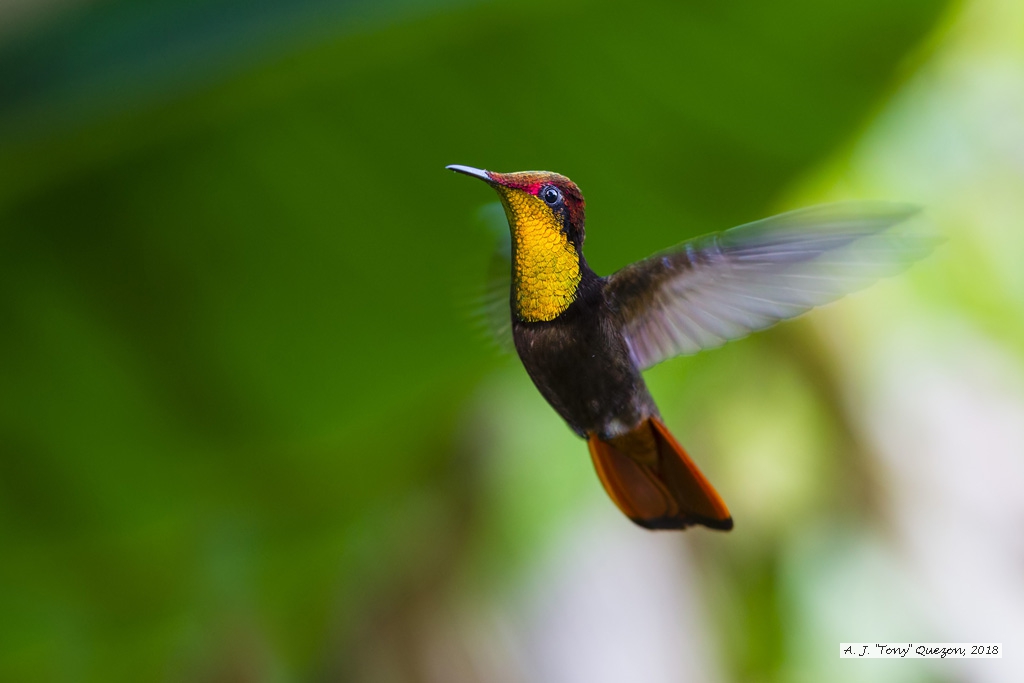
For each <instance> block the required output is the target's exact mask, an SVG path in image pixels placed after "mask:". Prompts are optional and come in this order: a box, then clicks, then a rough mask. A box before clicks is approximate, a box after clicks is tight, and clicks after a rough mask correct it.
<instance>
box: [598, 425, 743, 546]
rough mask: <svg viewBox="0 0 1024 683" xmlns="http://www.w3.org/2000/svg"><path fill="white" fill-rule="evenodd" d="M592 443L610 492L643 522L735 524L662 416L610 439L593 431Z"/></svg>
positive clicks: (667, 526) (676, 526)
mask: <svg viewBox="0 0 1024 683" xmlns="http://www.w3.org/2000/svg"><path fill="white" fill-rule="evenodd" d="M587 445H588V446H589V447H590V456H591V458H592V459H593V461H594V467H595V469H596V470H597V476H598V477H599V478H600V479H601V483H602V484H603V485H604V489H605V491H607V492H608V495H609V496H610V497H611V499H612V500H613V501H615V504H616V505H617V506H618V507H619V509H620V510H622V512H623V513H624V514H625V515H626V516H627V517H629V518H630V519H631V520H633V521H634V522H636V523H637V524H639V525H640V526H642V527H646V528H648V529H685V528H686V527H688V526H692V525H694V524H702V525H704V526H707V527H711V528H712V529H722V530H726V531H727V530H729V529H731V528H732V517H731V516H730V515H729V509H728V508H727V507H726V506H725V503H724V502H723V501H722V498H721V496H719V495H718V492H717V491H715V489H714V487H713V486H711V484H710V483H709V482H708V480H707V479H705V478H704V475H703V474H701V472H700V470H699V469H697V466H696V465H695V464H694V463H693V461H692V460H690V456H688V455H687V454H686V451H684V450H683V448H682V446H680V445H679V444H678V443H677V442H676V440H675V439H674V438H673V437H672V434H670V433H669V431H668V429H666V428H665V425H664V424H662V423H661V420H659V419H658V418H656V417H652V418H650V419H648V420H646V421H644V422H642V423H641V424H640V426H639V427H637V428H636V429H634V430H633V431H631V432H628V433H626V434H623V435H621V436H617V437H613V438H611V439H607V440H602V439H599V438H598V437H597V435H595V434H591V436H590V438H589V439H588V441H587Z"/></svg>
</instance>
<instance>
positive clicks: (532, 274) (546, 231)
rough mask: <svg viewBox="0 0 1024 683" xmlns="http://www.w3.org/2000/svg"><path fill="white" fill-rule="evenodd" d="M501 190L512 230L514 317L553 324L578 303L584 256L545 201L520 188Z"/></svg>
mask: <svg viewBox="0 0 1024 683" xmlns="http://www.w3.org/2000/svg"><path fill="white" fill-rule="evenodd" d="M497 189H498V194H499V195H500V196H501V203H502V205H504V207H505V215H506V216H507V217H508V224H509V226H510V228H511V230H512V291H513V299H514V301H515V308H516V310H515V313H516V315H517V316H518V317H519V319H520V320H524V321H526V322H542V321H547V320H554V319H555V318H556V317H558V315H559V314H561V313H562V311H564V310H565V309H567V308H569V305H570V304H571V303H572V302H573V301H575V299H576V290H577V288H578V287H579V284H580V259H579V254H577V253H576V248H575V247H574V246H573V244H572V243H571V242H570V241H569V240H568V239H567V238H566V236H565V233H564V232H562V226H561V222H560V220H559V218H558V216H557V215H556V214H555V213H554V212H553V211H552V210H551V209H550V208H549V207H548V206H547V204H545V203H544V201H543V200H541V199H539V198H538V197H535V196H533V195H531V194H529V193H527V192H523V191H521V190H516V189H511V188H503V187H499V188H497Z"/></svg>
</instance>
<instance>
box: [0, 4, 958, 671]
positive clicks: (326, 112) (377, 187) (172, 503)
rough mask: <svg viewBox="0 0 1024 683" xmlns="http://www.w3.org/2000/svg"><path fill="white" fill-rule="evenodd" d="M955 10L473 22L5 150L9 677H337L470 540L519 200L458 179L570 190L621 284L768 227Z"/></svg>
mask: <svg viewBox="0 0 1024 683" xmlns="http://www.w3.org/2000/svg"><path fill="white" fill-rule="evenodd" d="M943 6H944V3H941V2H938V1H937V0H911V1H909V2H903V3H895V4H894V3H888V2H882V1H881V0H867V1H862V2H846V3H840V4H836V3H817V2H811V1H810V0H786V1H784V2H777V3H771V4H770V5H769V4H766V3H760V2H755V1H753V0H746V1H744V2H736V3H725V4H723V3H718V4H715V3H711V4H708V3H704V4H693V3H688V4H680V3H667V2H665V3H660V2H651V3H644V4H641V5H636V4H633V5H629V6H626V5H621V4H616V3H609V2H586V1H582V0H581V1H578V2H569V3H560V4H551V3H541V2H523V3H517V4H516V5H514V6H509V5H501V4H483V5H479V6H469V7H458V8H447V9H445V11H443V12H442V11H437V12H434V13H431V14H426V15H425V14H418V15H415V16H413V17H412V18H408V19H406V20H404V21H402V20H401V19H402V17H401V16H397V17H396V18H395V21H394V22H393V23H391V24H386V23H383V22H382V23H381V24H380V25H378V26H377V27H374V28H371V29H367V30H364V31H362V32H351V33H344V32H339V35H338V37H336V38H330V39H318V40H316V41H311V42H310V44H308V45H304V46H302V47H301V48H297V49H295V50H293V51H292V52H290V53H288V54H286V55H285V56H276V57H271V56H267V57H265V58H260V55H259V54H256V55H252V54H250V55H249V56H248V57H247V58H246V59H247V61H246V62H245V63H246V64H247V65H249V66H248V68H244V69H242V68H240V69H238V70H237V71H235V72H232V73H233V75H224V76H223V77H221V78H220V79H216V80H214V81H213V82H209V83H207V84H205V85H204V86H203V87H201V88H198V89H193V90H174V89H170V88H169V86H168V88H169V89H168V91H167V93H166V94H165V97H163V98H162V99H161V98H155V99H149V100H144V99H140V100H137V101H136V104H135V106H134V107H133V108H129V109H121V110H119V111H115V110H113V109H112V110H110V111H112V112H114V113H110V114H108V115H106V116H104V117H99V118H96V117H95V116H93V115H91V114H89V112H88V111H86V109H87V108H83V109H82V110H81V111H77V110H75V109H74V105H73V104H72V105H69V106H70V107H72V108H71V109H70V110H69V111H65V112H62V119H63V120H64V121H68V120H71V121H72V122H74V121H80V123H77V124H76V125H61V126H55V127H53V128H47V127H46V126H42V127H41V128H39V129H38V130H37V131H36V132H35V134H34V135H33V136H32V137H31V138H30V139H20V138H17V137H16V136H15V134H14V132H12V131H13V129H10V130H7V131H6V132H5V131H3V130H0V139H2V140H3V144H2V147H0V319H2V320H3V321H4V322H3V330H4V332H3V334H2V335H0V354H2V358H3V361H2V364H0V386H2V388H3V390H2V392H0V405H2V406H3V411H2V413H0V434H2V436H0V439H2V442H0V443H2V448H3V450H4V451H5V453H4V455H3V458H2V459H0V530H2V532H3V534H4V537H5V540H4V547H5V555H6V556H7V557H8V558H14V559H11V560H10V561H7V562H4V563H3V564H2V566H0V578H2V581H0V601H2V604H3V605H5V606H6V607H5V609H4V611H5V618H4V620H3V621H2V622H0V643H2V644H0V678H4V679H13V680H64V679H69V680H104V681H110V680H140V679H142V680H149V679H154V678H158V677H161V676H163V675H164V672H166V671H168V670H171V671H172V673H174V672H176V673H175V674H174V675H180V676H182V677H185V678H189V677H190V674H189V672H190V671H192V670H193V669H192V668H191V667H199V668H202V667H203V666H204V662H205V663H209V661H212V660H215V659H216V656H217V652H219V651H220V650H221V649H225V648H226V649H230V646H231V643H233V642H235V640H236V639H237V638H239V637H241V638H242V640H243V641H244V642H251V643H255V644H252V645H250V646H247V647H248V648H249V649H247V650H245V651H246V652H249V653H250V654H249V655H246V656H251V657H252V658H253V659H255V660H257V661H267V662H271V663H272V664H268V665H267V666H269V667H271V668H273V667H281V668H283V670H285V671H287V672H290V675H300V674H301V675H306V674H308V673H310V672H313V671H318V670H321V669H324V668H329V667H328V666H327V664H326V663H325V660H326V659H329V657H330V655H329V654H325V650H329V649H330V644H331V643H332V642H333V641H332V640H331V639H332V637H334V636H332V633H333V632H334V631H335V630H339V629H340V631H341V632H345V629H349V628H352V622H354V621H355V620H357V619H358V616H359V614H360V612H359V610H360V607H359V605H360V604H362V603H361V602H360V600H359V599H357V597H356V596H358V595H359V594H361V593H363V592H365V591H370V592H372V588H371V586H372V585H373V582H374V581H379V582H382V584H386V583H387V582H389V581H393V580H398V579H396V578H395V577H397V576H405V575H408V574H409V573H414V572H415V568H416V565H417V562H418V561H419V560H420V559H421V558H423V557H425V556H427V555H429V553H430V548H431V547H434V546H437V547H441V546H442V545H443V544H444V543H447V542H449V540H450V539H447V540H446V538H445V534H446V533H466V532H465V530H461V531H458V530H455V531H451V530H449V531H444V530H438V527H436V526H431V525H430V524H429V523H428V522H427V521H424V520H429V519H432V517H431V515H433V514H435V513H430V514H426V513H424V509H425V508H424V507H423V506H422V505H420V504H419V503H417V502H416V501H421V500H423V498H422V496H427V498H426V500H428V501H433V500H434V498H431V497H430V495H429V494H428V493H425V492H427V491H431V490H438V491H442V492H444V491H447V492H449V493H451V489H447V488H444V485H442V484H443V482H450V481H453V480H456V479H458V477H459V476H461V475H460V474H459V470H458V468H457V467H453V466H452V465H451V463H452V462H453V461H452V460H451V458H452V453H453V452H454V451H455V450H456V449H457V448H456V443H457V437H456V436H453V435H458V434H460V433H465V431H466V429H465V427H464V426H460V420H462V419H464V418H463V415H464V414H465V413H464V410H465V409H464V404H465V401H466V400H467V397H468V396H469V395H470V392H471V390H472V388H473V387H474V386H475V385H476V383H477V382H478V380H479V379H480V377H481V376H482V375H483V374H484V373H485V372H486V371H487V370H488V369H489V368H491V367H493V366H494V363H495V361H494V359H493V358H492V356H491V355H490V352H489V351H488V349H487V347H486V345H485V344H483V343H481V341H480V339H479V337H478V336H477V335H476V334H474V333H473V332H472V331H471V325H470V320H469V315H468V313H467V311H468V308H469V307H470V301H471V299H472V296H473V294H474V292H475V291H476V288H477V286H478V284H479V282H480V280H481V279H482V278H483V275H484V271H485V269H486V267H487V262H488V258H487V254H488V250H489V249H490V247H491V238H490V236H488V235H487V234H486V233H484V232H483V231H479V230H476V229H475V228H474V227H473V226H474V221H473V214H474V211H475V209H476V207H478V206H479V205H481V204H483V203H485V202H489V201H493V198H492V197H490V196H488V194H487V190H486V188H484V187H482V186H479V185H476V184H473V183H470V182H468V181H466V180H465V179H463V178H458V177H455V176H453V175H452V174H450V173H448V172H446V171H444V170H443V167H444V165H445V164H448V163H465V164H473V165H477V166H483V167H487V168H491V169H495V170H503V171H509V170H521V169H527V168H545V169H549V170H557V171H560V172H563V173H566V174H567V175H569V176H571V177H572V178H573V179H574V180H576V181H577V182H578V183H579V184H580V186H581V187H582V188H583V190H584V192H585V193H586V194H587V197H588V198H589V199H590V209H589V214H588V216H589V219H590V222H589V225H588V235H589V237H590V243H589V245H588V256H589V260H590V262H591V264H592V265H594V266H595V268H597V269H598V271H599V272H608V271H610V270H613V269H615V268H618V267H620V266H621V265H623V264H625V263H626V262H628V261H630V260H633V259H636V258H640V257H642V256H645V255H647V254H649V253H650V252H652V251H654V250H656V249H660V248H663V247H665V246H667V245H669V244H672V243H675V242H678V241H680V240H682V239H684V238H686V237H688V236H690V235H693V234H696V233H699V232H704V231H707V230H711V229H718V228H723V227H728V226H729V225H732V224H736V223H739V222H742V221H744V220H749V219H753V218H757V217H759V216H761V215H763V214H764V213H766V212H767V210H768V208H769V206H770V205H771V203H772V202H773V200H774V198H775V197H777V196H778V194H779V193H780V192H781V191H782V190H783V189H784V188H785V187H786V186H787V185H788V184H789V183H791V182H793V180H794V179H795V178H797V177H798V176H799V175H800V174H801V173H803V172H805V171H806V170H807V169H808V168H809V167H810V166H811V165H813V164H815V163H817V162H819V161H820V160H821V159H823V158H824V157H825V156H826V155H827V154H828V153H829V152H830V151H831V150H833V149H834V148H835V147H836V146H837V145H840V144H842V143H843V142H844V141H845V140H846V139H847V137H848V136H849V135H850V134H851V131H853V130H854V129H855V128H856V127H857V126H859V125H861V123H862V121H863V120H864V118H865V117H866V116H867V115H869V114H870V112H871V111H872V109H873V108H874V107H875V106H876V105H877V102H878V101H879V99H880V98H882V97H884V96H885V94H886V93H887V91H888V89H889V88H890V87H891V86H892V84H893V81H894V79H896V78H897V77H898V76H899V74H900V69H901V64H902V63H903V60H904V59H905V58H906V56H907V55H908V53H910V51H911V50H912V49H913V48H914V46H915V45H917V43H918V42H919V41H920V40H921V39H922V37H923V36H924V35H925V34H926V32H927V31H928V30H929V28H930V27H931V26H932V24H933V23H934V22H935V20H936V18H937V16H938V15H939V13H940V11H941V10H942V8H943ZM200 64H201V60H200ZM189 68H201V67H200V66H197V65H196V64H192V65H190V67H189ZM3 73H6V74H15V75H17V73H18V64H11V63H6V64H4V70H3ZM119 96H120V95H119ZM89 111H95V110H89ZM76 117H77V118H76ZM44 123H45V122H44ZM514 418H515V416H509V419H514ZM580 457H584V456H583V455H582V454H581V455H580ZM465 476H469V477H470V478H469V479H467V483H465V484H464V486H469V487H471V486H472V478H471V476H470V475H465ZM595 485H596V481H595ZM459 495H463V494H459ZM466 495H468V494H466ZM456 498H457V496H456V495H455V494H451V495H448V494H445V495H441V496H439V497H438V498H437V500H436V501H435V502H434V503H424V504H423V505H426V509H429V510H434V509H435V507H436V506H440V509H441V512H436V514H437V515H439V516H440V517H439V518H442V519H447V518H448V517H446V515H447V516H449V517H450V516H457V515H460V514H472V513H473V510H474V508H472V507H470V508H468V509H464V508H461V507H457V505H458V504H460V503H458V502H457V501H456V500H455V499H456ZM467 500H468V499H467ZM420 523H422V524H423V525H424V526H417V525H418V524H420ZM440 526H442V527H443V526H444V525H440ZM417 529H421V531H419V532H418V531H417ZM417 533H420V534H421V538H420V539H419V540H420V542H419V543H417V542H414V541H415V540H416V536H415V534H417ZM445 547H446V546H445ZM491 547H493V546H491ZM498 551H500V549H495V552H498ZM453 557H454V555H453ZM40 568H42V569H40ZM339 600H340V601H341V604H339ZM339 612H340V613H341V614H342V615H343V616H342V621H345V620H348V621H346V622H345V624H342V625H339V624H337V623H336V620H337V619H338V617H337V615H338V613H339ZM233 620H242V621H244V622H246V623H253V624H255V625H256V626H255V628H256V630H257V631H258V632H257V633H256V634H255V635H252V636H251V637H250V636H245V635H244V634H243V636H238V634H237V633H236V631H237V628H236V627H235V626H233V625H232V624H233V623H234V621H233ZM253 649H255V650H257V651H258V652H256V653H255V654H254V653H252V652H250V650H253ZM750 657H751V658H752V661H753V660H759V658H761V655H758V654H757V653H751V655H750ZM275 662H276V663H275ZM211 666H212V665H211Z"/></svg>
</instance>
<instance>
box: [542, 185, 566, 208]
mask: <svg viewBox="0 0 1024 683" xmlns="http://www.w3.org/2000/svg"><path fill="white" fill-rule="evenodd" d="M540 197H541V199H543V200H544V201H545V202H547V203H548V204H550V205H551V206H554V205H555V204H557V203H558V202H560V201H562V193H561V192H559V191H558V188H557V187H551V186H548V187H545V188H544V189H543V190H541V191H540Z"/></svg>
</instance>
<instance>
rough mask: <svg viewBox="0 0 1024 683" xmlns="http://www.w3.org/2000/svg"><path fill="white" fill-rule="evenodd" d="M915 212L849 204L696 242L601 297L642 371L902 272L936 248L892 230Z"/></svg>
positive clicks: (624, 274) (927, 236) (617, 280)
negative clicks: (614, 314) (619, 322)
mask: <svg viewBox="0 0 1024 683" xmlns="http://www.w3.org/2000/svg"><path fill="white" fill-rule="evenodd" d="M917 211H918V209H917V207H913V206H909V205H906V204H890V203H883V202H878V203H875V202H849V203H841V204H827V205H823V206H816V207H811V208H808V209H801V210H799V211H792V212H789V213H784V214H781V215H779V216H774V217H772V218H766V219H764V220H760V221H757V222H754V223H748V224H746V225H741V226H739V227H736V228H732V229H731V230H726V231H725V232H720V233H714V234H711V235H705V236H703V237H698V238H696V239H694V240H690V241H689V242H685V243H683V244H681V245H679V246H678V247H674V248H672V249H670V250H668V251H666V252H664V253H661V254H655V255H654V256H652V257H650V258H648V259H644V260H643V261H639V262H637V263H634V264H632V265H630V266H627V267H626V268H623V269H622V270H620V271H618V272H617V273H615V274H613V275H611V276H610V277H609V278H608V279H607V281H606V283H605V294H606V296H607V299H608V301H609V303H610V304H611V305H612V306H613V308H615V309H617V310H618V312H619V314H620V315H621V317H622V321H623V327H624V330H623V331H624V333H625V336H626V340H627V342H628V343H629V346H630V349H631V351H632V353H633V357H634V359H635V361H636V362H637V364H638V365H639V366H640V367H641V368H648V367H650V366H652V365H655V364H657V363H660V362H661V361H663V360H666V359H668V358H671V357H673V356H677V355H680V354H691V353H696V352H698V351H701V350H703V349H710V348H714V347H716V346H720V345H722V344H724V343H725V342H727V341H730V340H733V339H739V338H741V337H745V336H746V335H748V334H750V333H751V332H755V331H757V330H761V329H764V328H766V327H769V326H771V325H773V324H775V323H776V322H778V321H780V320H785V319H787V318H792V317H794V316H797V315H800V314H801V313H803V312H805V311H807V310H809V309H811V308H813V307H814V306H820V305H821V304H824V303H828V302H830V301H834V300H835V299H838V298H839V297H841V296H843V295H844V294H846V293H848V292H852V291H855V290H857V289H860V288H861V287H864V286H866V285H868V284H870V283H871V282H873V281H874V280H876V279H878V278H879V277H882V276H885V275H890V274H893V273H895V272H898V271H900V270H902V269H903V268H904V267H905V266H906V265H907V264H909V263H910V262H911V261H914V260H916V259H918V258H921V257H922V256H924V255H925V254H927V253H928V252H930V251H931V249H932V248H933V247H934V246H935V244H936V243H937V241H938V240H937V239H936V236H935V235H934V234H931V233H922V232H921V231H917V232H911V231H909V230H902V229H901V230H894V229H893V228H895V226H897V225H899V224H901V223H903V222H904V221H905V220H906V219H908V218H910V217H911V216H913V215H914V214H915V213H917Z"/></svg>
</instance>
